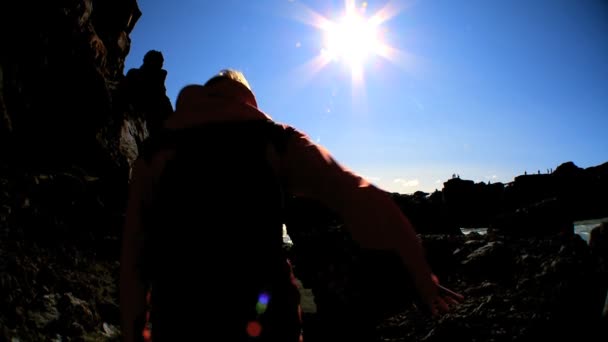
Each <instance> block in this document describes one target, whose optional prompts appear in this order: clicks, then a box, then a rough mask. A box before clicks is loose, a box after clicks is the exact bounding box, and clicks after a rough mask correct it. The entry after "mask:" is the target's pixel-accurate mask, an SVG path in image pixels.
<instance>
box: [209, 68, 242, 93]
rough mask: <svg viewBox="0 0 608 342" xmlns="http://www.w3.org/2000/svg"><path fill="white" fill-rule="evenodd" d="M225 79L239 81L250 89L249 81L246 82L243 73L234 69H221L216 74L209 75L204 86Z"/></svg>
mask: <svg viewBox="0 0 608 342" xmlns="http://www.w3.org/2000/svg"><path fill="white" fill-rule="evenodd" d="M225 79H230V80H233V81H236V82H239V83H240V84H242V85H244V86H245V87H247V89H249V90H251V86H250V85H249V82H247V79H246V78H245V75H243V73H242V72H240V71H238V70H234V69H224V70H221V71H220V72H218V73H217V75H215V76H213V77H211V78H210V79H209V81H207V83H205V86H208V85H213V84H215V83H217V82H219V81H222V80H225Z"/></svg>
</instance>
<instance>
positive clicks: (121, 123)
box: [0, 0, 145, 175]
mask: <svg viewBox="0 0 608 342" xmlns="http://www.w3.org/2000/svg"><path fill="white" fill-rule="evenodd" d="M0 6H1V8H0V16H1V18H0V25H1V27H0V41H1V42H2V44H3V46H2V54H1V56H0V75H1V76H0V84H1V85H0V110H1V113H0V116H1V118H2V120H0V121H1V126H0V138H1V139H2V142H3V144H2V150H1V151H0V152H1V153H2V156H3V159H4V160H5V161H6V160H11V161H12V162H13V163H14V164H16V165H19V166H20V167H30V168H31V167H34V168H47V169H48V168H50V167H64V166H66V165H67V166H70V165H74V164H75V165H78V166H79V167H81V168H84V169H86V170H87V172H89V173H92V174H96V175H99V174H103V173H107V172H110V171H112V170H114V169H116V168H122V171H123V172H125V171H127V166H128V165H129V161H130V159H129V158H128V157H127V156H126V155H125V153H124V151H125V150H129V148H132V147H129V146H121V144H127V145H128V144H133V143H137V142H140V141H141V140H143V139H144V138H145V134H144V132H143V131H142V130H141V129H140V127H139V126H138V125H137V124H136V121H137V118H134V117H132V116H131V115H129V114H128V113H124V112H122V111H120V110H118V109H117V108H115V105H114V102H113V98H114V97H115V95H116V90H117V88H118V84H119V83H120V81H121V80H122V78H123V68H124V60H125V58H126V56H127V54H128V52H129V49H130V38H129V33H130V32H131V30H132V29H133V26H134V25H135V23H136V22H137V20H138V18H139V16H140V15H141V12H140V11H139V9H138V6H137V3H136V1H135V0H126V1H118V0H112V1H109V0H103V1H101V0H74V1H35V2H34V3H31V2H17V3H10V4H9V3H6V2H4V3H3V4H2V5H0ZM9 6H10V7H9ZM15 23H16V26H11V25H15ZM127 136H128V137H127ZM117 138H118V139H117Z"/></svg>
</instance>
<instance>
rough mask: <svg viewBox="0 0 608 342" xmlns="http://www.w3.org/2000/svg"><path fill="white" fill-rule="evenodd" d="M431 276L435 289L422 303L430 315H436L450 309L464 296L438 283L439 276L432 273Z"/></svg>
mask: <svg viewBox="0 0 608 342" xmlns="http://www.w3.org/2000/svg"><path fill="white" fill-rule="evenodd" d="M432 278H433V282H434V284H435V289H434V290H435V291H433V292H434V293H433V294H432V295H431V296H430V297H427V298H425V300H424V302H425V303H424V304H425V305H426V309H427V310H428V311H429V312H430V313H431V315H433V316H434V317H437V316H439V315H441V314H444V313H446V312H448V311H450V309H451V308H452V307H453V306H455V305H457V304H460V303H461V302H462V301H463V300H464V296H463V295H461V294H460V293H457V292H454V291H452V290H450V289H448V288H447V287H444V286H442V285H441V284H440V283H439V278H437V276H435V275H434V274H433V275H432Z"/></svg>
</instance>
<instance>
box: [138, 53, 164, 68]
mask: <svg viewBox="0 0 608 342" xmlns="http://www.w3.org/2000/svg"><path fill="white" fill-rule="evenodd" d="M164 62H165V59H164V58H163V54H162V53H161V52H160V51H156V50H150V51H148V52H146V55H145V56H144V65H143V66H144V67H146V68H150V69H162V67H163V63H164Z"/></svg>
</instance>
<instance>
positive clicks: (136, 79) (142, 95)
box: [122, 50, 173, 135]
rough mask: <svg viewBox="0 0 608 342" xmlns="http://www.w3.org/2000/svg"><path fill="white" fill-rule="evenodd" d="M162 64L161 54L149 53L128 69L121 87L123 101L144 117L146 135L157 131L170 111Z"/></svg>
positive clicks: (156, 52)
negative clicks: (138, 65) (139, 64)
mask: <svg viewBox="0 0 608 342" xmlns="http://www.w3.org/2000/svg"><path fill="white" fill-rule="evenodd" d="M163 63H164V58H163V55H162V53H161V52H160V51H156V50H150V51H148V52H147V53H146V55H145V56H144V59H143V64H142V65H141V67H139V68H134V69H130V70H129V71H128V72H127V75H126V77H125V80H124V83H123V85H122V89H123V92H124V95H123V96H125V99H124V101H126V102H127V104H130V105H131V106H132V107H133V109H134V110H135V111H136V112H140V113H142V114H143V115H144V118H145V119H146V125H147V129H148V134H149V135H154V134H156V133H157V132H158V131H160V130H161V128H162V126H163V122H164V121H165V120H166V119H167V118H168V117H169V116H170V115H171V113H172V112H173V107H172V106H171V101H170V100H169V98H168V97H167V94H166V88H165V79H166V77H167V71H166V70H164V69H163Z"/></svg>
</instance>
